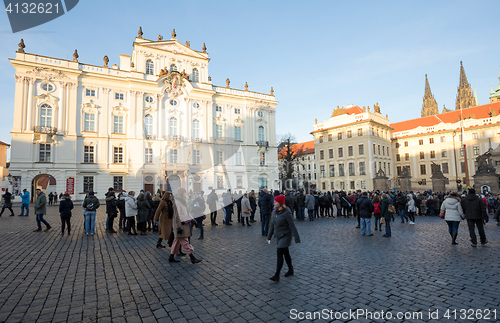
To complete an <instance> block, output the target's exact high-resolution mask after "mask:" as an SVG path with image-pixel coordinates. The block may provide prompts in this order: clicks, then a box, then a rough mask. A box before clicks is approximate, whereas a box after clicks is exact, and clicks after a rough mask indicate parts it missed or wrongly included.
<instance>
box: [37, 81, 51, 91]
mask: <svg viewBox="0 0 500 323" xmlns="http://www.w3.org/2000/svg"><path fill="white" fill-rule="evenodd" d="M40 87H41V88H42V90H44V91H46V92H52V91H54V85H52V84H50V83H46V82H44V83H42V85H41V86H40Z"/></svg>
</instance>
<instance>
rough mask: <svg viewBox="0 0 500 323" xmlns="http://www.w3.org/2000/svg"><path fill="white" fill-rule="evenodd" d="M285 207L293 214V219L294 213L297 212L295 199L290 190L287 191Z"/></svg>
mask: <svg viewBox="0 0 500 323" xmlns="http://www.w3.org/2000/svg"><path fill="white" fill-rule="evenodd" d="M285 205H286V207H287V208H288V209H289V210H290V213H292V217H293V211H294V210H295V199H294V198H293V196H292V195H290V191H289V190H286V192H285Z"/></svg>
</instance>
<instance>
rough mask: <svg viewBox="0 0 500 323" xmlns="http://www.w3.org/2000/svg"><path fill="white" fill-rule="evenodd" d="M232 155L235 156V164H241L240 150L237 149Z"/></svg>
mask: <svg viewBox="0 0 500 323" xmlns="http://www.w3.org/2000/svg"><path fill="white" fill-rule="evenodd" d="M234 157H235V164H236V165H237V166H241V165H243V164H242V162H241V152H240V151H238V152H237V153H236V154H234Z"/></svg>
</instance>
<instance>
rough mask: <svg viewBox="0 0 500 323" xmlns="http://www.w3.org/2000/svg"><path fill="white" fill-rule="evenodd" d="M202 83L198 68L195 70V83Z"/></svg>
mask: <svg viewBox="0 0 500 323" xmlns="http://www.w3.org/2000/svg"><path fill="white" fill-rule="evenodd" d="M199 81H200V72H199V71H198V69H197V68H193V82H199Z"/></svg>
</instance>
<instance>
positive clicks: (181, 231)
mask: <svg viewBox="0 0 500 323" xmlns="http://www.w3.org/2000/svg"><path fill="white" fill-rule="evenodd" d="M172 207H173V210H174V215H173V217H172V227H173V229H174V242H173V243H172V248H171V251H170V258H168V261H169V262H179V260H177V259H175V258H174V257H175V255H176V254H178V253H179V248H180V246H182V249H183V250H184V251H185V252H186V254H188V255H189V257H190V258H191V263H193V264H197V263H199V262H200V261H201V259H196V257H195V256H194V255H193V251H194V248H193V246H192V245H191V244H190V243H189V238H190V237H191V228H190V226H189V222H191V221H194V219H193V217H192V216H191V215H190V214H189V212H188V203H187V196H186V189H185V188H183V187H179V188H178V189H177V195H175V197H174V201H173V206H172Z"/></svg>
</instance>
